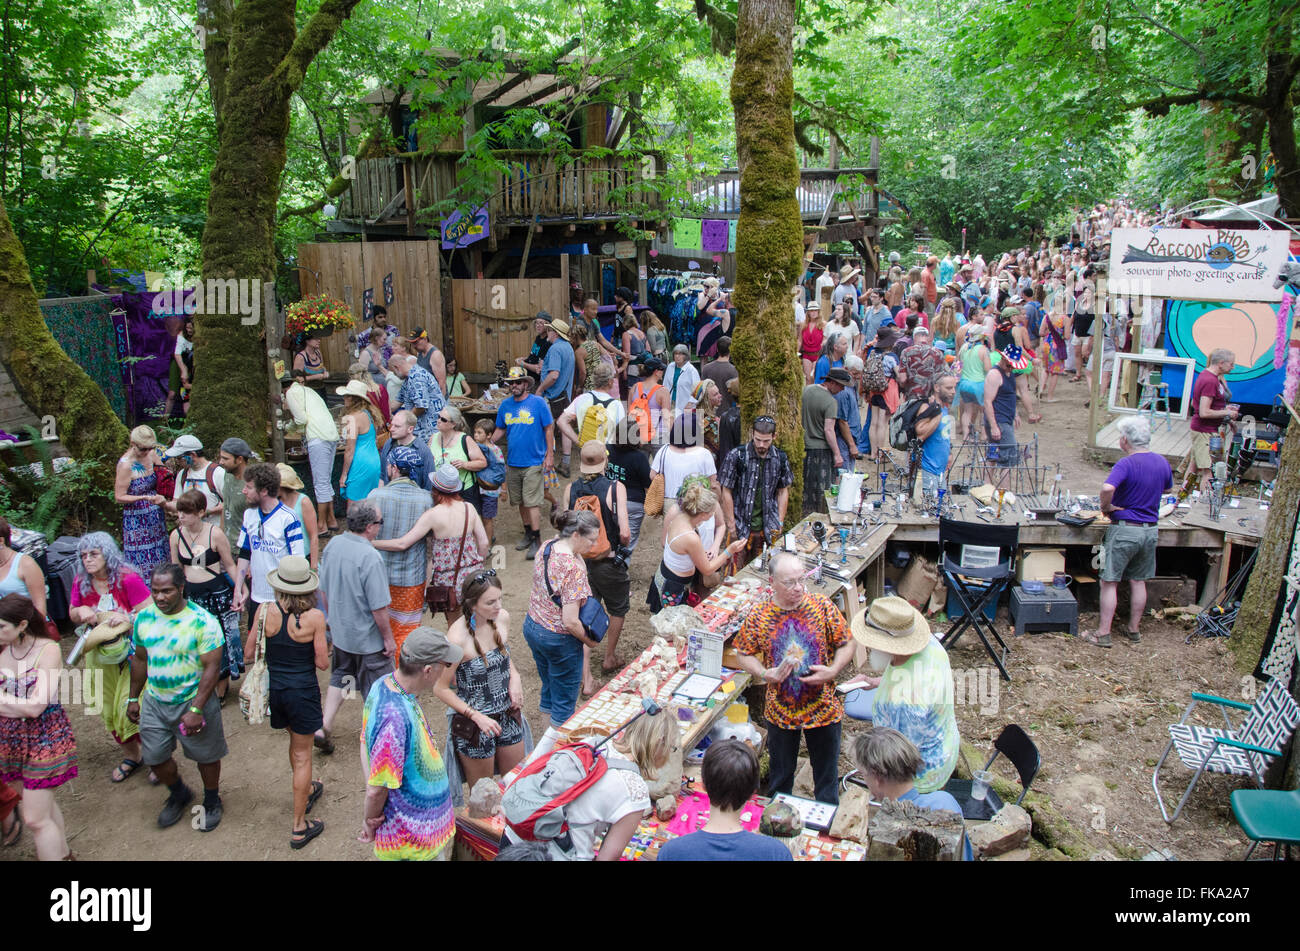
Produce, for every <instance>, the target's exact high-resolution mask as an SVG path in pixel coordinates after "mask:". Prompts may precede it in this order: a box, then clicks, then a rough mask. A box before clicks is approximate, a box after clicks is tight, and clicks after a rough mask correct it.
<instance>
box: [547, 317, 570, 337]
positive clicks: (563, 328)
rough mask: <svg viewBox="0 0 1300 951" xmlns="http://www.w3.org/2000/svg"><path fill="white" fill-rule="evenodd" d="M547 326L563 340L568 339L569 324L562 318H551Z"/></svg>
mask: <svg viewBox="0 0 1300 951" xmlns="http://www.w3.org/2000/svg"><path fill="white" fill-rule="evenodd" d="M549 326H550V328H551V329H552V330H554V331H555V332H556V333H557V334H559V335H560V336H561V337H563V338H564V339H565V340H568V339H569V325H568V324H567V323H565V322H564V321H563V320H552V321H551V322H550V325H549Z"/></svg>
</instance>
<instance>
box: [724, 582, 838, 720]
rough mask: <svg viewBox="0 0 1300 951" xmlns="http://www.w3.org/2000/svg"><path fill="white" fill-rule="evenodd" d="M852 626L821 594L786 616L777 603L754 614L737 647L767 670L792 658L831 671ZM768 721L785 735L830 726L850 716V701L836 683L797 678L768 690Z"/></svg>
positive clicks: (765, 710) (766, 603) (811, 596)
mask: <svg viewBox="0 0 1300 951" xmlns="http://www.w3.org/2000/svg"><path fill="white" fill-rule="evenodd" d="M848 640H849V627H848V625H847V624H846V623H845V622H844V615H842V614H841V613H840V612H839V609H838V608H836V607H835V605H834V604H832V603H831V601H830V599H829V598H827V597H826V596H825V595H821V594H806V595H804V598H803V600H802V601H800V602H799V606H798V607H797V608H795V609H794V610H793V611H786V610H784V609H782V608H781V607H779V606H778V605H777V603H776V602H775V601H773V600H771V599H768V600H767V601H764V602H763V603H762V604H760V605H759V606H758V607H757V608H756V609H754V610H753V611H751V612H750V614H749V616H748V617H747V618H745V621H744V623H743V624H741V625H740V633H738V634H737V635H736V640H735V643H734V644H733V646H734V647H735V649H736V650H737V651H739V652H740V653H742V654H749V655H751V656H753V657H757V658H758V659H759V660H760V661H761V662H762V664H763V666H764V667H769V668H770V667H779V666H780V665H781V662H782V661H784V660H786V659H789V660H792V661H794V662H795V664H796V665H799V666H802V664H803V663H808V664H820V665H822V666H824V667H825V666H830V663H831V661H832V660H834V658H835V652H836V651H837V650H839V649H840V648H841V647H843V646H844V645H845V644H847V643H848ZM763 717H764V719H766V720H767V722H768V723H771V724H773V725H774V726H778V727H781V728H782V729H785V730H797V729H800V728H804V729H812V728H815V727H819V726H830V725H831V724H832V723H838V722H839V721H840V720H841V719H842V718H843V717H844V701H843V700H842V699H840V695H839V694H838V693H836V691H835V683H834V681H832V682H830V683H825V684H819V685H809V684H805V683H804V682H803V681H802V680H800V679H799V676H798V674H791V675H790V676H789V677H787V678H786V679H785V680H783V681H782V682H781V683H779V684H768V685H767V702H766V703H765V704H764V705H763Z"/></svg>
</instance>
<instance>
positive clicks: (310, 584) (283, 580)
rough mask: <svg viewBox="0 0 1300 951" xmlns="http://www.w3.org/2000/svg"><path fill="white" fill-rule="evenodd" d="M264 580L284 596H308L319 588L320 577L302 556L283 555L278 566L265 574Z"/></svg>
mask: <svg viewBox="0 0 1300 951" xmlns="http://www.w3.org/2000/svg"><path fill="white" fill-rule="evenodd" d="M266 580H267V581H269V582H270V583H271V587H272V588H274V589H275V590H276V591H282V592H283V593H285V594H309V593H310V592H312V591H315V590H316V589H317V588H319V587H320V577H319V576H318V575H317V574H316V572H314V571H312V570H311V562H309V561H308V560H307V559H306V558H304V557H303V556H302V555H285V556H284V557H283V558H281V559H280V564H279V566H277V567H276V568H273V569H271V570H270V571H268V572H267V573H266Z"/></svg>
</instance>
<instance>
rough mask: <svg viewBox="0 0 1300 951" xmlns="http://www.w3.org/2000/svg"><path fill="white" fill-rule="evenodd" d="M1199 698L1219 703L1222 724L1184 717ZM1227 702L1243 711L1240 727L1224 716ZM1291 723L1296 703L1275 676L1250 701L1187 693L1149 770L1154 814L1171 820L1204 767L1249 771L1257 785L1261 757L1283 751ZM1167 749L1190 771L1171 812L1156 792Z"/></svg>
mask: <svg viewBox="0 0 1300 951" xmlns="http://www.w3.org/2000/svg"><path fill="white" fill-rule="evenodd" d="M1201 701H1205V702H1207V703H1215V704H1218V705H1219V712H1220V713H1222V714H1223V722H1224V725H1225V726H1226V727H1227V729H1224V730H1220V729H1217V728H1215V727H1206V726H1196V725H1194V724H1191V723H1188V722H1187V718H1188V717H1189V716H1191V713H1192V710H1193V709H1194V708H1195V707H1196V705H1197V704H1198V703H1200V702H1201ZM1228 707H1232V708H1234V709H1237V710H1246V711H1248V712H1247V714H1246V719H1244V720H1242V721H1241V726H1240V727H1237V728H1235V729H1234V728H1233V726H1232V721H1231V720H1229V719H1228V711H1227V709H1226V708H1228ZM1297 723H1300V706H1297V705H1296V702H1295V699H1294V698H1293V697H1292V696H1291V694H1289V693H1288V692H1287V689H1286V686H1285V685H1284V684H1283V683H1282V682H1281V681H1280V680H1277V679H1276V678H1275V679H1273V680H1271V681H1269V685H1268V686H1267V687H1266V688H1265V689H1264V692H1263V693H1262V694H1260V696H1259V697H1258V698H1256V700H1255V703H1254V704H1249V703H1241V702H1239V701H1236V700H1226V699H1224V698H1223V697H1216V696H1213V695H1211V694H1207V693H1194V694H1192V702H1191V703H1190V704H1188V706H1187V709H1186V710H1184V711H1183V716H1182V719H1180V720H1179V721H1178V722H1177V723H1174V724H1171V725H1170V727H1169V745H1168V746H1166V747H1165V751H1164V753H1162V754H1161V756H1160V761H1159V762H1158V763H1156V768H1155V772H1153V773H1152V774H1151V788H1152V789H1154V790H1155V791H1156V801H1157V802H1158V803H1159V804H1160V814H1161V815H1162V816H1164V820H1165V822H1168V823H1172V822H1173V821H1174V820H1175V819H1177V818H1178V815H1179V813H1181V812H1182V811H1183V806H1185V805H1186V804H1187V800H1188V797H1190V796H1191V794H1192V789H1193V788H1194V787H1195V786H1196V783H1197V781H1198V780H1199V779H1200V778H1201V774H1202V773H1204V772H1207V771H1208V772H1211V773H1231V774H1233V775H1235V776H1249V777H1250V778H1251V779H1253V780H1254V781H1255V785H1256V786H1258V787H1260V788H1263V786H1264V774H1265V772H1266V771H1267V769H1268V765H1269V760H1268V759H1266V757H1273V758H1277V759H1280V758H1281V757H1282V756H1283V755H1284V752H1285V750H1286V745H1287V743H1289V742H1290V741H1291V735H1292V734H1293V733H1294V732H1295V728H1296V724H1297ZM1170 750H1177V751H1178V758H1179V759H1181V760H1182V761H1183V765H1184V766H1186V767H1187V768H1188V769H1192V770H1195V773H1194V774H1193V776H1192V781H1191V782H1190V783H1188V785H1187V791H1186V792H1184V793H1183V798H1182V799H1180V800H1178V808H1176V809H1175V810H1174V814H1173V815H1172V816H1171V815H1170V814H1169V811H1168V809H1166V808H1165V801H1164V798H1163V797H1162V796H1161V795H1160V768H1161V767H1162V766H1164V764H1165V759H1166V758H1167V757H1168V756H1169V752H1170Z"/></svg>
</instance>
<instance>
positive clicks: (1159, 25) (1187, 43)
mask: <svg viewBox="0 0 1300 951" xmlns="http://www.w3.org/2000/svg"><path fill="white" fill-rule="evenodd" d="M1128 5H1129V6H1130V7H1132V8H1133V15H1134V16H1136V17H1137V18H1138V19H1139V20H1143V21H1145V22H1147V23H1150V24H1151V25H1152V26H1154V27H1155V28H1156V29H1157V30H1159V31H1160V32H1162V33H1168V34H1169V35H1170V36H1172V37H1173V38H1174V39H1176V40H1177V41H1178V42H1179V43H1182V44H1183V45H1184V46H1186V47H1187V48H1188V49H1189V50H1191V51H1192V52H1193V53H1195V54H1196V60H1197V62H1198V63H1200V64H1201V65H1202V66H1204V65H1205V53H1204V52H1203V51H1202V50H1201V49H1200V48H1199V47H1198V46H1197V45H1196V44H1195V43H1193V42H1192V41H1191V40H1189V39H1187V38H1186V37H1185V36H1181V35H1180V34H1178V33H1175V32H1174V31H1173V30H1171V29H1170V28H1169V27H1167V26H1165V25H1164V24H1163V23H1161V22H1160V21H1159V20H1156V19H1155V18H1154V17H1150V16H1147V15H1146V14H1145V13H1143V12H1142V11H1140V10H1139V9H1138V8H1137V4H1135V3H1134V2H1133V0H1128Z"/></svg>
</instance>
